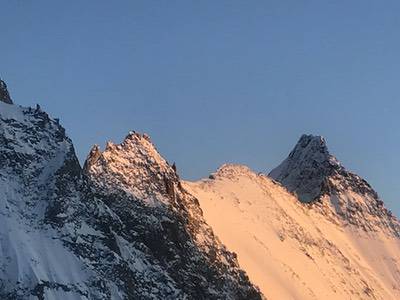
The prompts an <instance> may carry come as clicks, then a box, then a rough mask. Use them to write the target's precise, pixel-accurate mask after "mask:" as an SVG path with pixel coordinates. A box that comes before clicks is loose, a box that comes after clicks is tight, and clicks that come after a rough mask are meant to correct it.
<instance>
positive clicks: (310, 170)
mask: <svg viewBox="0 0 400 300" xmlns="http://www.w3.org/2000/svg"><path fill="white" fill-rule="evenodd" d="M269 176H270V177H272V178H273V179H275V180H276V181H278V182H280V183H281V184H282V185H283V186H285V187H286V188H287V189H288V190H289V191H290V192H293V193H294V194H296V195H297V197H298V198H299V200H300V201H301V202H305V203H310V202H314V204H315V207H316V208H317V207H321V206H326V205H328V206H329V207H330V209H332V210H334V213H335V215H337V216H339V217H340V218H341V219H342V221H344V222H346V223H351V224H355V225H357V226H359V227H361V228H363V229H364V230H366V231H377V230H384V231H387V232H388V234H393V235H395V236H399V235H400V224H399V221H398V220H397V219H396V218H395V217H394V216H393V215H392V213H391V212H390V211H389V210H387V209H386V208H385V206H384V204H383V201H382V200H381V199H380V198H379V196H378V194H377V193H376V192H375V191H374V190H373V188H372V187H371V186H370V185H369V183H368V182H367V181H365V180H364V179H362V178H361V177H360V176H358V175H357V174H354V173H352V172H350V171H348V170H347V169H346V168H345V167H344V166H343V165H342V164H341V163H340V162H339V161H338V160H337V159H336V158H335V157H334V156H333V155H331V154H330V153H329V151H328V148H327V145H326V142H325V139H324V138H323V137H320V136H313V135H303V136H302V137H301V138H300V140H299V141H298V143H297V144H296V146H295V147H294V149H293V150H292V151H291V152H290V154H289V156H288V157H287V158H286V159H285V160H284V161H283V162H282V163H281V164H280V165H279V166H278V167H277V168H275V169H273V170H272V171H271V172H270V174H269ZM317 200H318V201H317ZM321 212H322V213H325V214H326V212H327V208H324V209H321Z"/></svg>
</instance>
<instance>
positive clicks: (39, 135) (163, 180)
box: [0, 84, 262, 299]
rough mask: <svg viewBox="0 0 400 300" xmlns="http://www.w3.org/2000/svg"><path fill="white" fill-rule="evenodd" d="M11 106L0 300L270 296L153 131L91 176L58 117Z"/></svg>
mask: <svg viewBox="0 0 400 300" xmlns="http://www.w3.org/2000/svg"><path fill="white" fill-rule="evenodd" d="M1 88H2V93H1V97H2V98H1V100H2V101H0V257H1V259H0V299H261V298H262V296H261V294H260V292H259V291H258V289H257V288H256V287H255V286H253V284H252V283H250V281H249V280H248V277H247V275H246V273H245V272H244V271H242V270H241V269H240V268H239V266H238V263H237V260H236V256H235V255H234V254H233V253H231V252H229V251H228V250H227V249H226V248H225V246H224V245H223V244H221V242H220V241H219V240H218V238H217V237H216V236H215V235H214V233H213V230H212V229H211V228H210V227H209V226H208V225H207V224H206V223H205V220H204V218H203V216H202V211H201V209H200V207H199V204H198V201H197V199H196V198H195V197H193V196H192V195H190V194H188V193H187V192H186V191H185V190H184V189H183V188H182V186H181V184H180V181H179V177H178V175H177V174H176V172H175V169H174V168H173V167H172V166H170V165H169V164H168V163H167V162H166V161H165V160H164V159H163V158H162V157H161V156H160V154H159V153H158V152H157V150H156V149H155V147H154V145H153V144H152V143H151V141H150V139H149V137H148V136H146V135H141V134H138V133H130V134H129V135H128V136H127V137H126V139H125V140H124V141H123V142H122V143H121V144H119V145H115V144H112V143H108V144H107V146H106V149H105V150H104V151H101V150H100V149H99V147H97V146H95V147H93V149H92V151H91V152H90V154H89V156H88V159H87V161H86V163H85V165H84V168H81V167H80V165H79V162H78V160H77V158H76V155H75V152H74V148H73V144H72V142H71V140H70V139H69V138H68V137H67V136H66V134H65V130H64V129H63V128H62V127H61V125H60V124H59V122H58V120H57V119H52V118H51V117H49V116H48V115H47V114H46V113H45V112H44V111H42V110H41V108H40V107H39V106H38V107H36V108H35V109H33V108H23V107H19V106H16V105H12V101H8V99H10V98H9V97H8V98H7V97H5V96H4V95H8V92H7V93H5V92H4V91H6V86H5V84H4V85H3V84H2V85H1Z"/></svg>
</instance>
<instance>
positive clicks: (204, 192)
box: [184, 164, 400, 300]
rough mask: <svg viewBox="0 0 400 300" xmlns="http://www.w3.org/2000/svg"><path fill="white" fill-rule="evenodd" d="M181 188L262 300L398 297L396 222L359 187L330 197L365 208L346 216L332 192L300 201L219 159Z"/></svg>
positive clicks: (261, 177) (265, 179) (399, 273)
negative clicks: (215, 166) (215, 165)
mask: <svg viewBox="0 0 400 300" xmlns="http://www.w3.org/2000/svg"><path fill="white" fill-rule="evenodd" d="M184 187H185V188H186V189H187V190H188V191H190V192H191V193H192V194H193V195H195V196H196V197H197V198H198V199H199V201H200V205H201V208H202V210H203V212H204V216H205V218H206V220H207V222H208V223H209V224H210V225H211V226H212V227H213V229H214V230H215V232H216V234H217V235H218V236H219V237H220V239H221V240H222V242H223V243H225V244H226V245H227V246H228V248H229V249H232V250H233V251H235V252H236V253H237V255H238V260H239V263H240V265H241V266H242V267H243V268H244V269H245V270H246V271H247V273H248V274H249V276H250V279H251V280H252V281H253V282H255V283H256V284H257V285H259V286H260V288H261V290H262V292H263V293H264V294H265V295H266V297H267V298H268V299H382V300H383V299H385V300H386V299H393V300H394V299H398V298H399V297H400V286H399V282H400V239H399V237H398V236H396V235H395V234H393V229H394V228H392V227H390V226H392V225H393V224H395V223H396V222H398V221H397V220H396V219H392V218H390V217H388V216H387V215H386V214H385V213H382V214H376V215H375V213H374V210H373V209H372V208H371V207H370V206H369V205H370V202H371V201H372V200H371V199H369V198H365V195H364V194H356V193H354V192H353V191H352V190H349V191H347V192H346V193H345V190H343V193H340V194H335V201H336V202H343V204H344V203H345V202H346V201H348V205H349V206H350V207H351V206H352V205H360V206H362V205H365V206H366V207H368V208H365V209H364V208H363V209H362V211H363V214H361V213H359V212H354V217H353V219H349V218H345V217H344V215H343V214H339V213H338V211H337V207H335V205H334V204H335V203H336V202H334V201H333V199H330V198H323V199H321V200H320V201H317V202H314V203H313V204H308V203H304V202H301V201H299V199H298V198H297V197H296V196H295V195H294V194H292V193H290V192H288V191H287V189H286V188H285V187H284V186H282V185H281V184H279V183H277V182H275V181H274V180H272V179H271V178H269V177H268V176H266V175H263V174H256V173H254V172H253V171H251V170H250V169H249V168H247V167H246V166H240V165H232V164H230V165H223V166H222V167H221V168H219V169H218V170H217V171H216V172H215V173H213V174H212V175H211V176H210V178H208V179H203V180H201V181H198V182H185V183H184ZM325 197H327V196H325ZM354 203H356V204H354ZM364 203H365V204H364ZM367 211H368V212H369V213H367ZM351 220H352V221H354V222H351ZM355 221H357V222H355ZM389 224H392V225H389Z"/></svg>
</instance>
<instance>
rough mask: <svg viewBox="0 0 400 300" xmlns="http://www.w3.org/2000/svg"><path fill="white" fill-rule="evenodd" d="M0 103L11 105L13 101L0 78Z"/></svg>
mask: <svg viewBox="0 0 400 300" xmlns="http://www.w3.org/2000/svg"><path fill="white" fill-rule="evenodd" d="M0 101H1V102H4V103H7V104H13V101H12V100H11V97H10V94H9V93H8V90H7V84H6V83H5V82H4V81H3V80H1V78H0Z"/></svg>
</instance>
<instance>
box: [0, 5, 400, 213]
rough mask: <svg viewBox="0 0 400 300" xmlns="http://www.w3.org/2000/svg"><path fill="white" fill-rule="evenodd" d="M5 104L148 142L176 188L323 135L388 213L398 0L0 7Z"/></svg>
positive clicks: (71, 130)
mask: <svg viewBox="0 0 400 300" xmlns="http://www.w3.org/2000/svg"><path fill="white" fill-rule="evenodd" d="M0 28H1V30H0V37H1V40H0V76H1V77H2V78H3V79H4V80H5V81H6V82H7V83H8V85H9V89H10V92H11V94H12V96H13V98H14V101H15V102H17V103H18V104H21V105H34V104H35V103H40V104H41V106H42V108H44V109H45V110H46V111H47V112H49V113H50V114H51V115H52V116H53V117H59V118H60V119H61V122H62V124H63V125H64V127H65V128H66V129H67V132H68V134H69V136H70V137H71V138H72V139H73V141H74V143H75V147H76V151H77V153H78V155H79V157H80V159H81V161H82V160H84V158H85V157H86V154H87V153H88V151H89V149H90V147H91V145H92V144H95V143H97V144H100V145H101V146H103V147H104V144H105V142H106V141H107V140H112V141H114V142H120V141H121V140H122V138H123V137H124V136H125V135H126V134H127V132H128V131H129V130H136V131H140V132H147V133H149V134H150V135H151V137H152V139H153V141H154V142H155V144H156V145H157V147H158V149H159V150H160V152H161V153H162V154H163V155H164V156H165V157H166V158H167V159H168V160H169V161H171V162H172V161H176V163H177V166H178V170H179V172H180V174H181V175H182V177H184V178H186V179H197V178H201V177H205V176H208V174H209V173H210V172H212V171H213V170H215V169H216V168H217V167H218V166H219V165H221V164H222V163H224V162H236V163H243V164H246V165H248V166H250V167H251V168H253V169H255V170H256V171H264V172H266V171H269V170H270V169H272V168H273V167H275V166H276V165H277V164H279V163H280V161H281V160H283V159H284V158H285V157H286V156H287V154H288V152H289V151H290V150H291V148H292V147H293V146H294V144H295V143H296V141H297V139H298V138H299V136H300V135H301V134H302V133H313V134H320V135H323V136H325V137H326V139H327V141H328V146H329V148H330V150H331V152H332V153H333V154H335V155H336V156H337V157H338V159H339V160H341V161H342V163H343V164H344V165H345V166H346V167H348V168H349V169H350V170H352V171H354V172H356V173H358V174H359V175H361V176H362V177H364V178H366V179H367V180H368V181H369V182H370V183H371V184H372V185H373V186H374V188H375V189H376V190H377V191H378V192H379V194H380V195H381V197H382V198H383V199H384V200H385V202H386V203H387V206H388V207H389V208H391V209H392V210H393V211H394V212H395V213H396V214H397V215H400V197H399V196H400V184H399V177H400V172H399V170H400V155H399V148H400V130H399V129H400V118H399V113H400V101H399V100H400V80H399V79H400V77H399V74H400V72H399V70H400V55H399V53H400V1H366V0H363V1H339V0H337V1H299V0H295V1H281V0H279V1H232V0H230V1H132V0H129V1H100V0H96V1H88V0H85V1H54V0H51V1H50V0H49V1H41V0H13V1H11V0H2V1H1V2H0Z"/></svg>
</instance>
